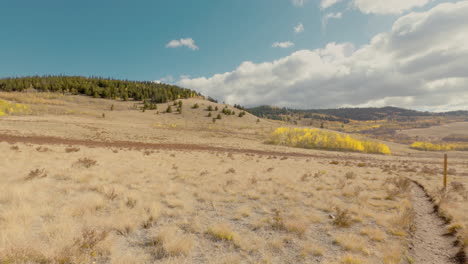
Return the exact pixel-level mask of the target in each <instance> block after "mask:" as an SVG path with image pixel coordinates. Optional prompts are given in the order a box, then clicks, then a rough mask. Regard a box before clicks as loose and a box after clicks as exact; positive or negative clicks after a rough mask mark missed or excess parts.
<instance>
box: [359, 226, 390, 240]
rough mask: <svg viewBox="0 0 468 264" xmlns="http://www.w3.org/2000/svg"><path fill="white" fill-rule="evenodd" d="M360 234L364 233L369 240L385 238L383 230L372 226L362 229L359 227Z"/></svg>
mask: <svg viewBox="0 0 468 264" xmlns="http://www.w3.org/2000/svg"><path fill="white" fill-rule="evenodd" d="M360 234H361V235H365V236H367V237H369V238H370V239H371V240H373V241H377V242H382V241H385V240H386V239H387V234H386V233H385V232H384V231H382V230H380V229H377V228H372V227H364V228H363V229H361V232H360Z"/></svg>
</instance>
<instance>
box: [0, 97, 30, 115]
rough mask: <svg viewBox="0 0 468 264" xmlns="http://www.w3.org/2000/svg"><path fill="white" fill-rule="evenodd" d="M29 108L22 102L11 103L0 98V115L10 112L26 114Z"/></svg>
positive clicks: (9, 113)
mask: <svg viewBox="0 0 468 264" xmlns="http://www.w3.org/2000/svg"><path fill="white" fill-rule="evenodd" d="M30 111H31V110H30V109H29V107H28V106H26V105H23V104H13V103H9V102H7V101H3V100H0V116H3V115H11V114H27V113H29V112H30Z"/></svg>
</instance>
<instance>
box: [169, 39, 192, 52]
mask: <svg viewBox="0 0 468 264" xmlns="http://www.w3.org/2000/svg"><path fill="white" fill-rule="evenodd" d="M184 46H185V47H187V48H189V49H191V50H198V49H199V48H198V46H197V45H195V41H194V40H193V39H192V38H183V39H175V40H171V41H170V42H169V43H167V45H166V48H179V47H184Z"/></svg>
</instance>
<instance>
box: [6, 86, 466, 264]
mask: <svg viewBox="0 0 468 264" xmlns="http://www.w3.org/2000/svg"><path fill="white" fill-rule="evenodd" d="M0 100H4V101H7V102H9V103H14V104H24V105H26V106H27V107H28V109H30V111H27V112H22V113H20V112H13V113H9V114H6V115H4V116H1V117H0V190H2V191H1V192H0V263H1V264H7V263H8V264H13V263H62V264H65V263H122V264H123V263H130V264H131V263H226V264H227V263H337V264H338V263H341V264H360V263H362V264H364V263H368V264H374V263H384V264H397V263H423V262H418V260H420V258H421V255H422V253H421V252H422V251H421V247H422V248H423V249H424V248H425V247H426V246H427V247H430V246H431V245H432V243H433V242H434V241H437V239H443V242H444V243H445V242H446V243H448V247H450V248H449V249H448V250H447V251H446V252H445V253H446V255H447V256H438V257H437V258H435V259H434V261H435V262H431V263H450V262H440V261H443V259H449V257H450V256H452V255H453V256H454V255H455V254H457V253H458V252H459V248H460V247H461V246H462V245H461V244H460V242H461V243H463V242H464V243H465V244H468V233H467V231H466V230H467V227H468V218H467V215H466V213H464V212H467V211H468V193H467V188H468V162H467V158H468V154H465V153H462V152H452V153H450V154H449V155H450V169H451V170H450V175H449V188H448V191H447V192H442V191H441V188H440V187H441V183H442V180H441V171H440V170H441V168H442V164H441V161H442V159H441V154H440V153H429V152H419V151H416V150H411V149H409V148H408V147H407V146H403V145H398V144H395V143H390V144H388V145H389V146H390V148H391V150H392V155H373V154H362V153H344V152H331V151H320V150H311V149H297V148H290V147H286V146H274V145H268V144H265V141H266V139H267V137H268V135H269V134H270V133H271V132H272V131H274V130H275V129H276V128H278V127H281V126H284V124H283V123H281V122H274V121H269V120H264V119H261V120H260V119H258V118H256V117H254V116H252V115H249V114H247V115H245V116H244V117H238V115H237V114H236V115H231V116H225V115H222V118H221V119H220V120H215V122H213V120H212V118H211V117H208V114H209V112H208V111H206V108H207V107H208V106H209V105H212V106H213V107H218V111H217V112H213V114H214V117H216V115H217V113H218V112H219V111H220V110H221V109H222V108H224V107H225V106H224V105H221V104H214V103H211V102H208V101H204V100H202V99H189V100H182V101H183V111H182V113H181V114H179V113H164V111H165V109H166V108H167V105H168V104H160V105H158V110H153V111H148V110H147V111H145V112H142V111H140V110H138V108H137V107H138V106H135V105H134V103H133V102H118V101H111V100H103V99H92V98H88V97H82V96H59V95H50V94H18V93H16V94H13V93H10V94H6V93H0ZM195 104H198V105H199V108H192V106H193V105H195ZM111 109H112V110H111ZM229 109H231V110H232V111H236V112H238V111H239V110H237V109H234V108H232V107H230V106H229ZM158 111H159V112H158ZM215 113H216V114H215ZM96 142H99V143H96ZM412 181H417V182H418V183H419V184H421V185H422V186H424V188H425V189H426V190H427V192H428V193H429V195H431V197H432V198H433V202H434V204H435V205H437V206H438V208H440V210H439V212H440V214H441V215H442V216H444V217H445V218H446V219H447V220H450V223H449V224H447V225H444V226H440V227H439V228H442V229H443V230H446V231H447V233H451V234H452V235H453V236H452V237H451V238H443V237H442V238H441V236H438V235H435V234H432V235H433V236H431V235H428V236H427V237H425V240H424V241H423V243H415V241H416V240H415V235H414V234H418V233H417V232H418V228H420V226H418V223H423V222H424V223H425V221H424V220H431V219H434V218H437V216H435V215H434V214H429V213H428V214H425V213H422V212H421V211H420V208H419V206H415V203H416V204H420V203H423V204H426V203H427V204H428V205H429V201H427V200H426V199H422V200H421V199H420V198H418V196H417V195H415V189H417V188H419V187H418V186H417V185H415V184H413V183H412ZM418 199H419V200H418ZM421 219H422V220H421ZM418 221H422V222H418ZM425 224H428V225H429V226H427V227H429V229H430V228H431V227H432V226H430V224H431V221H428V223H425ZM457 237H458V238H459V239H458V241H459V243H458V245H457V246H456V247H453V246H452V245H451V241H452V240H454V239H456V238H457ZM433 239H434V240H433ZM449 242H450V243H449ZM459 256H460V254H459ZM441 259H442V260H441ZM425 263H429V262H425ZM453 263H456V262H453Z"/></svg>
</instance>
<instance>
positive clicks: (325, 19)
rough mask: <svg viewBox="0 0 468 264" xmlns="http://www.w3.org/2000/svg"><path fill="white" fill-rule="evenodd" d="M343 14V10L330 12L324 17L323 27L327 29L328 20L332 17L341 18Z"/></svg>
mask: <svg viewBox="0 0 468 264" xmlns="http://www.w3.org/2000/svg"><path fill="white" fill-rule="evenodd" d="M342 17H343V14H342V13H341V12H338V13H328V14H326V15H325V16H324V17H323V18H322V28H323V29H325V28H326V27H327V25H328V21H329V20H330V19H341V18H342Z"/></svg>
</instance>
